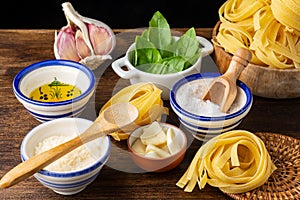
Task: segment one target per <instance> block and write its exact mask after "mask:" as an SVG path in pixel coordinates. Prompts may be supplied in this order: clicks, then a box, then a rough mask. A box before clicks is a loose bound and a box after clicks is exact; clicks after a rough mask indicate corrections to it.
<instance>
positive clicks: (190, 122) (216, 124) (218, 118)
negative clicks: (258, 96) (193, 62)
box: [170, 73, 253, 141]
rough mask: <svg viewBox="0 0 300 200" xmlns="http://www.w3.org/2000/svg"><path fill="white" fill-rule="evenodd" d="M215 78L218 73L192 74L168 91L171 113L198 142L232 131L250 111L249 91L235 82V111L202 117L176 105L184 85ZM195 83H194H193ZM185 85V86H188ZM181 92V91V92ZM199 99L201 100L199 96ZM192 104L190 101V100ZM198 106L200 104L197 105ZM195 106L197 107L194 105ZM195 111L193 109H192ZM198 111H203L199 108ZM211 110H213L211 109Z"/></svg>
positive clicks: (251, 100)
mask: <svg viewBox="0 0 300 200" xmlns="http://www.w3.org/2000/svg"><path fill="white" fill-rule="evenodd" d="M217 76H220V74H218V73H202V74H193V75H190V76H187V77H185V78H183V79H181V80H179V81H177V82H176V83H175V84H174V86H173V87H172V89H171V91H170V104H171V107H172V109H173V111H174V112H175V113H176V115H177V116H178V118H179V121H180V122H181V123H182V124H183V125H184V127H185V128H186V129H188V130H189V131H190V132H191V133H192V134H193V136H194V137H195V138H197V139H199V140H202V141H204V140H208V139H211V138H212V137H214V136H216V135H218V134H220V133H222V132H225V131H228V130H231V129H234V128H235V127H237V126H238V125H239V124H240V123H241V122H242V120H243V118H244V117H245V116H246V115H247V114H248V112H249V111H250V109H251V106H252V102H253V97H252V93H251V91H250V89H249V88H248V87H247V86H246V85H245V84H244V83H243V82H241V81H239V80H238V81H237V86H238V96H237V98H239V102H240V103H239V104H238V105H239V106H238V107H236V109H235V110H233V111H232V112H229V113H226V114H219V115H214V116H212V115H210V116H209V115H204V114H201V115H199V114H196V113H195V112H192V111H191V110H189V111H188V108H187V107H185V108H183V104H182V103H178V102H179V99H177V98H178V90H179V89H180V87H182V86H184V85H185V84H188V85H190V84H191V83H193V81H198V80H199V79H211V80H212V79H213V78H215V77H217ZM194 83H196V82H194ZM188 85H186V86H188ZM207 87H208V85H207ZM181 91H182V90H181ZM199 98H201V97H200V96H199ZM190 103H191V104H192V99H190ZM199 105H200V104H199ZM194 106H197V105H194ZM193 109H194V110H196V108H195V107H193ZM199 109H203V108H201V107H199ZM208 109H210V108H208ZM212 109H213V108H212Z"/></svg>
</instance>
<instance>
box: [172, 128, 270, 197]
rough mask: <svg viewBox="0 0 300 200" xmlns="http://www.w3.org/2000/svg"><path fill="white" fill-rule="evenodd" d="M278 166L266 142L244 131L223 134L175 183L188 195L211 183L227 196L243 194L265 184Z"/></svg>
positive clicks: (195, 159) (214, 140) (198, 152)
mask: <svg viewBox="0 0 300 200" xmlns="http://www.w3.org/2000/svg"><path fill="white" fill-rule="evenodd" d="M275 169H276V166H275V165H274V164H273V162H272V160H271V157H270V155H269V153H268V151H267V149H266V147H265V145H264V143H263V141H262V140H261V139H260V138H259V137H257V136H256V135H255V134H253V133H251V132H249V131H245V130H233V131H228V132H225V133H222V134H220V135H218V136H216V137H214V138H213V139H211V140H209V141H208V142H207V143H205V144H204V145H203V146H201V147H200V149H199V150H198V151H197V153H196V155H195V156H194V158H193V160H192V162H191V164H190V165H189V167H188V169H187V170H186V172H185V173H184V175H183V176H182V177H181V178H180V180H179V181H178V182H177V183H176V185H177V186H178V187H180V188H184V191H185V192H192V191H193V189H194V187H195V186H196V184H198V186H199V188H200V189H203V188H204V187H205V185H206V184H207V183H208V184H209V185H211V186H214V187H219V188H220V190H222V191H223V192H226V193H243V192H247V191H250V190H253V189H255V188H257V187H259V186H261V185H263V184H264V183H265V182H266V181H267V180H268V178H269V177H270V175H271V174H272V173H273V171H274V170H275Z"/></svg>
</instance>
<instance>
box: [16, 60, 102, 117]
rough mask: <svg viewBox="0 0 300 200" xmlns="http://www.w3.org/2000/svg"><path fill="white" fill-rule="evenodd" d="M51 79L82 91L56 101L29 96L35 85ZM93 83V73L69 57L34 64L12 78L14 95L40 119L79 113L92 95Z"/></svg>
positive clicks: (94, 81) (48, 81) (49, 81)
mask: <svg viewBox="0 0 300 200" xmlns="http://www.w3.org/2000/svg"><path fill="white" fill-rule="evenodd" d="M54 78H57V79H58V80H59V81H61V82H63V83H68V84H72V85H76V86H77V87H78V88H79V89H80V90H81V92H82V93H81V94H80V95H79V96H78V97H75V98H73V99H71V100H65V101H58V102H42V101H36V100H32V99H31V98H29V95H30V93H31V92H32V91H33V90H34V89H36V87H38V86H41V85H44V84H47V83H51V82H52V81H53V79H54ZM95 86H96V78H95V75H94V73H93V72H92V71H91V70H90V69H89V68H88V67H86V66H85V65H82V64H80V63H78V62H73V61H70V60H45V61H41V62H37V63H34V64H32V65H29V66H27V67H25V68H24V69H22V70H21V71H20V72H19V73H18V74H17V75H16V76H15V78H14V80H13V91H14V94H15V96H16V98H17V99H18V100H19V101H20V102H21V103H22V104H23V105H24V107H25V108H26V109H27V111H28V112H29V113H30V114H31V115H32V116H34V117H35V118H36V119H37V120H39V121H41V122H45V121H49V120H53V119H57V118H62V117H76V116H78V115H79V114H80V113H81V112H82V111H83V110H84V108H85V107H86V105H87V102H88V101H89V99H90V98H91V97H92V95H93V94H94V90H95Z"/></svg>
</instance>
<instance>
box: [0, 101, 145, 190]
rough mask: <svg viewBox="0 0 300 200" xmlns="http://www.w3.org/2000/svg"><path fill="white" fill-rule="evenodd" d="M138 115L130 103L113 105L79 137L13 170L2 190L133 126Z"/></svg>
mask: <svg viewBox="0 0 300 200" xmlns="http://www.w3.org/2000/svg"><path fill="white" fill-rule="evenodd" d="M138 115H139V112H138V110H137V108H136V107H135V106H133V105H131V104H130V103H118V104H113V105H112V106H110V107H108V108H106V109H105V110H104V111H103V112H102V113H101V114H100V115H99V116H98V117H97V119H96V120H95V121H94V122H93V124H92V125H91V126H90V127H89V128H88V129H87V130H86V131H84V132H83V133H82V134H80V135H79V136H77V137H75V138H74V139H72V140H70V141H68V142H65V143H63V144H60V145H58V146H56V147H54V148H52V149H50V150H48V151H45V152H43V153H40V154H38V155H35V156H33V157H31V158H29V159H28V160H26V161H24V162H22V163H20V164H19V165H17V166H16V167H14V168H13V169H11V170H10V171H9V172H8V173H7V174H5V175H4V176H3V177H2V179H1V180H0V188H6V187H10V186H13V185H15V184H17V183H18V182H20V181H22V180H24V179H26V178H28V177H29V176H31V175H33V174H34V173H36V172H38V171H40V170H41V169H43V168H44V167H46V166H47V165H49V164H50V163H52V162H54V161H55V160H57V159H59V158H60V157H62V156H64V155H65V154H67V153H69V152H70V151H72V150H74V149H76V148H77V147H79V146H81V145H83V144H85V143H87V142H89V141H92V140H94V139H96V138H98V137H101V136H105V135H107V134H109V133H112V132H115V131H118V130H120V129H122V128H125V127H127V126H130V125H132V124H133V122H134V121H135V120H136V119H137V117H138Z"/></svg>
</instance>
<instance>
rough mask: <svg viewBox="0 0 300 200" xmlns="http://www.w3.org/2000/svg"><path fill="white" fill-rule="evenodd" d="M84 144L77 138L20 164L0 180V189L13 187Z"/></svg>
mask: <svg viewBox="0 0 300 200" xmlns="http://www.w3.org/2000/svg"><path fill="white" fill-rule="evenodd" d="M81 144H82V142H81V140H80V137H76V138H74V139H73V140H70V141H68V142H66V143H63V144H61V145H59V146H57V147H54V148H52V149H50V150H48V151H45V152H43V153H41V154H38V155H35V156H33V157H31V158H29V159H28V160H26V161H25V162H22V163H20V164H18V165H17V166H16V167H14V168H13V169H11V170H10V171H9V172H8V173H7V174H5V175H4V176H3V177H2V179H1V180H0V188H6V187H10V186H13V185H15V184H17V183H19V182H20V181H22V180H24V179H26V178H28V177H30V176H31V175H33V174H34V173H36V172H37V171H40V170H41V169H43V168H44V167H46V166H47V165H48V164H49V163H52V162H54V161H55V160H57V159H59V158H60V157H62V156H63V155H65V154H66V153H68V152H70V151H72V150H73V149H75V148H77V147H78V146H80V145H81Z"/></svg>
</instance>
